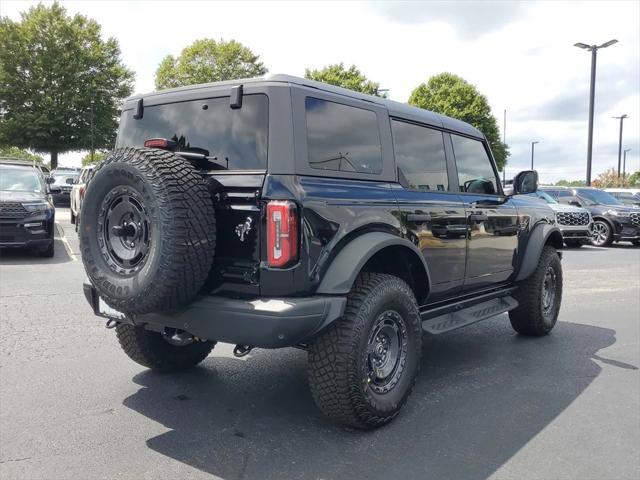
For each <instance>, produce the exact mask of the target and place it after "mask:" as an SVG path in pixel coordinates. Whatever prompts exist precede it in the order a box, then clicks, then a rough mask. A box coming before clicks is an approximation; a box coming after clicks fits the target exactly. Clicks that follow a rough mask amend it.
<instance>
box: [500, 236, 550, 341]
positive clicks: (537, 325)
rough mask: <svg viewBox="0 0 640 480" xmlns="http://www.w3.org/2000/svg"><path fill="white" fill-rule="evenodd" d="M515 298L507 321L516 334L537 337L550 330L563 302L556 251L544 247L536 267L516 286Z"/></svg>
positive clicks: (548, 246) (547, 246)
mask: <svg viewBox="0 0 640 480" xmlns="http://www.w3.org/2000/svg"><path fill="white" fill-rule="evenodd" d="M514 297H515V298H516V300H517V301H518V307H517V308H515V309H514V310H511V311H510V312H509V319H510V320H511V326H512V327H513V329H514V330H515V331H516V332H518V333H520V334H522V335H529V336H535V337H540V336H542V335H546V334H547V333H549V332H550V331H551V330H552V329H553V327H554V326H555V324H556V321H557V320H558V313H559V312H560V304H561V302H562V264H561V263H560V257H559V256H558V252H556V249H555V248H553V247H552V246H550V245H546V246H545V247H544V249H543V250H542V254H541V255H540V259H539V260H538V266H537V267H536V269H535V271H534V272H533V273H532V274H531V275H530V276H529V278H527V279H526V280H524V281H523V282H521V283H520V284H519V285H518V289H517V290H516V293H515V294H514Z"/></svg>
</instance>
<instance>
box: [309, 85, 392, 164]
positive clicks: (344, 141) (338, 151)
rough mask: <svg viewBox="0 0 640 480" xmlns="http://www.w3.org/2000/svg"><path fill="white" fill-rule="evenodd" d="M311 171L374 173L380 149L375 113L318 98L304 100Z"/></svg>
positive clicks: (379, 159) (380, 152) (380, 155)
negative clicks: (315, 169)
mask: <svg viewBox="0 0 640 480" xmlns="http://www.w3.org/2000/svg"><path fill="white" fill-rule="evenodd" d="M305 110H306V117H307V150H308V154H309V165H310V166H311V168H317V169H321V170H335V171H340V172H356V173H369V174H376V173H380V172H381V171H382V147H381V144H380V132H379V131H378V117H377V116H376V114H375V112H373V111H371V110H366V109H364V108H357V107H351V106H348V105H343V104H340V103H335V102H329V101H327V100H321V99H319V98H313V97H307V98H306V99H305Z"/></svg>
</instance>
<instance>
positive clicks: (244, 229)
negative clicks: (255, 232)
mask: <svg viewBox="0 0 640 480" xmlns="http://www.w3.org/2000/svg"><path fill="white" fill-rule="evenodd" d="M251 222H253V219H252V218H251V217H247V219H246V220H245V221H244V223H240V224H238V225H236V235H238V238H239V239H240V241H241V242H244V236H245V235H246V234H248V233H249V232H250V231H251Z"/></svg>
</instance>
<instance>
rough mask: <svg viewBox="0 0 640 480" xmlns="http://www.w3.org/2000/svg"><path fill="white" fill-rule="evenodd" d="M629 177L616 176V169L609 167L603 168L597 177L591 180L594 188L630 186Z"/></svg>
mask: <svg viewBox="0 0 640 480" xmlns="http://www.w3.org/2000/svg"><path fill="white" fill-rule="evenodd" d="M630 180H631V177H627V178H622V176H618V171H617V170H616V169H615V168H610V169H609V170H605V171H604V172H602V173H601V174H600V175H598V177H597V178H596V179H595V180H593V182H591V185H593V186H594V187H596V188H611V187H617V188H627V187H629V186H630Z"/></svg>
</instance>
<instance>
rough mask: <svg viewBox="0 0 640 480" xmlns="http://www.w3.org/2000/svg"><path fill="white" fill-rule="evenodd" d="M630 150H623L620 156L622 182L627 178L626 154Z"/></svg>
mask: <svg viewBox="0 0 640 480" xmlns="http://www.w3.org/2000/svg"><path fill="white" fill-rule="evenodd" d="M629 150H631V149H630V148H625V149H624V154H623V155H622V180H624V179H625V178H626V176H627V152H628V151H629Z"/></svg>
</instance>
